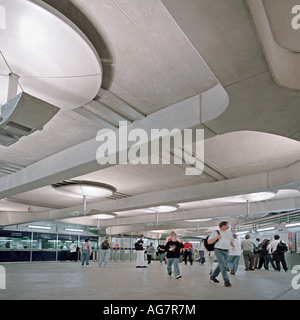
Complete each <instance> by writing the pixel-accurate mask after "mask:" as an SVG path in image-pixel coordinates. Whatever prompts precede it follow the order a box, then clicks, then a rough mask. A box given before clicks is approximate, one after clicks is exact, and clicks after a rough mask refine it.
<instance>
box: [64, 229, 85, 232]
mask: <svg viewBox="0 0 300 320" xmlns="http://www.w3.org/2000/svg"><path fill="white" fill-rule="evenodd" d="M65 230H66V231H72V232H83V230H82V229H72V228H65Z"/></svg>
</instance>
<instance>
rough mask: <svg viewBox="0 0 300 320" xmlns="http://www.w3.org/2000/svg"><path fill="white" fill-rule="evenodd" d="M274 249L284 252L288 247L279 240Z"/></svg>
mask: <svg viewBox="0 0 300 320" xmlns="http://www.w3.org/2000/svg"><path fill="white" fill-rule="evenodd" d="M276 251H277V252H278V253H284V252H287V251H288V247H287V245H286V244H285V243H284V242H282V241H280V242H279V243H278V245H277V249H276Z"/></svg>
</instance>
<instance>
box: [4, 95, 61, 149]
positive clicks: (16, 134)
mask: <svg viewBox="0 0 300 320" xmlns="http://www.w3.org/2000/svg"><path fill="white" fill-rule="evenodd" d="M59 110H60V108H58V107H56V106H54V105H52V104H49V103H47V102H45V101H43V100H40V99H38V98H36V97H34V96H31V95H29V94H28V93H25V92H21V93H20V94H18V95H17V96H16V97H14V98H13V99H11V100H9V101H8V102H7V103H5V104H4V105H2V107H1V118H0V145H2V146H10V145H12V144H13V143H15V142H17V141H18V140H19V139H20V138H22V137H23V136H27V135H29V134H31V133H33V132H35V131H36V130H42V129H43V127H44V125H45V124H46V123H47V122H48V121H49V120H51V119H52V118H53V116H54V115H55V114H56V113H57V112H58V111H59Z"/></svg>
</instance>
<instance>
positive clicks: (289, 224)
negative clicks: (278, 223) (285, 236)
mask: <svg viewBox="0 0 300 320" xmlns="http://www.w3.org/2000/svg"><path fill="white" fill-rule="evenodd" d="M285 226H286V227H287V228H289V227H297V226H300V222H297V223H288V224H286V225H285Z"/></svg>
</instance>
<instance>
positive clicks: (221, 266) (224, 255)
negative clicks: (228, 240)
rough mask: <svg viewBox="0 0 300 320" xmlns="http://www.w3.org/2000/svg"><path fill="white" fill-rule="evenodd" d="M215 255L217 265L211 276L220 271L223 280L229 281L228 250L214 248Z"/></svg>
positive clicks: (213, 276) (214, 276)
mask: <svg viewBox="0 0 300 320" xmlns="http://www.w3.org/2000/svg"><path fill="white" fill-rule="evenodd" d="M215 255H216V257H217V260H218V265H217V267H216V269H215V270H214V272H213V273H212V275H211V278H216V277H217V276H218V275H219V274H220V272H221V273H222V277H223V279H224V282H226V281H229V277H228V274H227V259H228V250H221V249H217V248H215Z"/></svg>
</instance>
